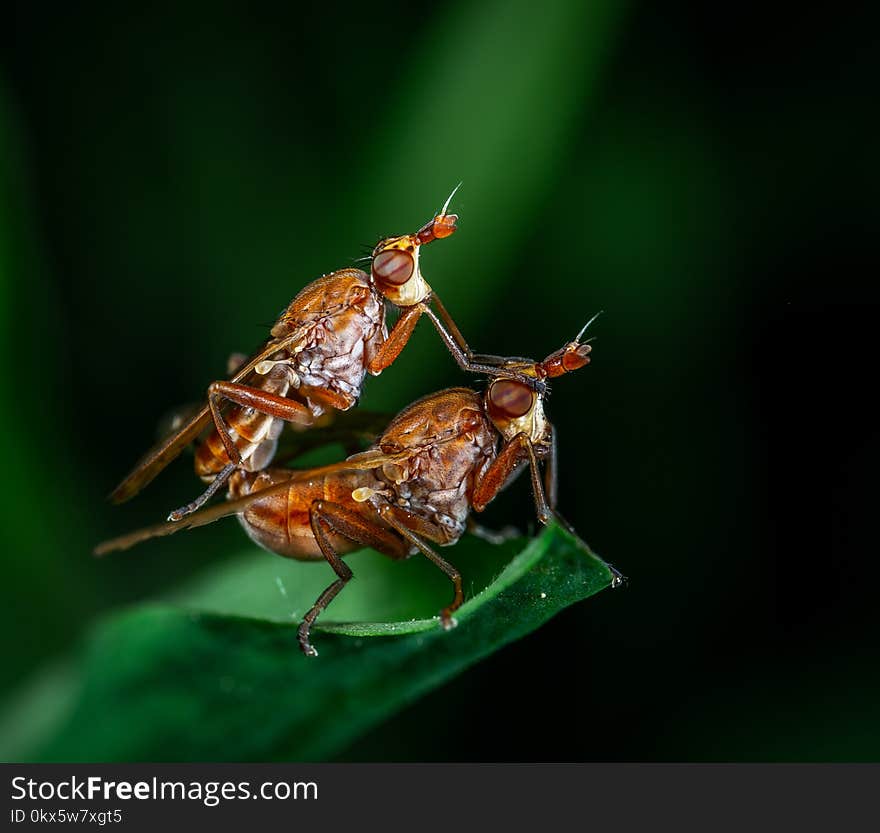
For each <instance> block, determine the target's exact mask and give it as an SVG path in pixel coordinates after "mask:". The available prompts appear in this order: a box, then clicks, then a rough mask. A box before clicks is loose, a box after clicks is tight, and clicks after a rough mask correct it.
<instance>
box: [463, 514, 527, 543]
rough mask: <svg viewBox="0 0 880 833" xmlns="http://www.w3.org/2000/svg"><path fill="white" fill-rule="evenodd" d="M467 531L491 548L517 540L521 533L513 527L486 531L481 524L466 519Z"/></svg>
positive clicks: (471, 519)
mask: <svg viewBox="0 0 880 833" xmlns="http://www.w3.org/2000/svg"><path fill="white" fill-rule="evenodd" d="M467 531H468V532H469V533H470V534H471V535H473V536H474V537H475V538H479V539H480V540H481V541H486V542H487V543H489V544H492V545H493V546H496V547H497V546H500V545H501V544H503V543H504V542H505V541H512V540H513V539H514V538H519V537H520V536H521V535H522V533H521V532H520V531H519V530H518V529H517V528H516V527H515V526H505V527H504V528H503V529H498V530H495V529H488V528H487V527H485V526H483V525H482V524H478V523H477V522H476V521H475V520H474V519H473V518H471V517H469V518H468V519H467Z"/></svg>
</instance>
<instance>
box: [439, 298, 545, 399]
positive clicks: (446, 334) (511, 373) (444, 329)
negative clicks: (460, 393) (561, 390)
mask: <svg viewBox="0 0 880 833" xmlns="http://www.w3.org/2000/svg"><path fill="white" fill-rule="evenodd" d="M432 300H433V303H434V305H435V306H436V307H437V309H438V310H442V313H441V317H442V318H443V321H440V319H439V318H438V317H437V315H436V314H435V313H434V311H433V310H432V309H430V307H425V308H424V313H425V315H427V316H428V318H430V319H431V322H432V323H433V325H434V327H435V329H436V330H437V332H438V333H439V334H440V338H441V339H442V340H443V343H444V344H445V345H446V349H447V350H449V352H450V353H451V354H452V358H453V359H455V363H456V364H457V365H458V366H459V367H460V368H461V369H462V370H465V371H467V372H468V373H480V374H483V375H484V376H488V377H490V378H497V377H499V376H500V377H504V378H505V379H516V380H517V381H519V382H522V383H524V384H526V385H528V386H529V387H530V388H532V389H533V390H537V389H538V387H539V386H542V385H543V382H539V381H538V380H537V379H535V378H534V377H533V376H526V375H525V374H523V373H518V372H517V371H515V370H506V369H505V368H503V367H500V366H499V365H501V364H503V363H504V362H505V361H507V360H506V359H502V358H501V357H500V356H479V357H478V356H477V355H476V354H475V353H474V352H473V351H472V350H471V348H470V347H468V344H467V342H466V341H465V340H464V336H463V335H462V334H461V331H460V330H459V329H458V327H457V326H456V325H455V322H454V321H453V320H452V318H451V317H450V315H449V313H448V312H446V308H445V307H444V306H443V304H441V303H440V299H439V298H438V297H437V296H436V295H433V296H432ZM478 359H486V362H485V363H482V362H480V361H478Z"/></svg>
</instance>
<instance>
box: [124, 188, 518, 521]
mask: <svg viewBox="0 0 880 833" xmlns="http://www.w3.org/2000/svg"><path fill="white" fill-rule="evenodd" d="M454 193H455V192H454V191H453V194H454ZM451 199H452V194H450V196H449V199H447V201H446V204H445V205H444V206H443V208H442V209H441V211H440V213H439V214H437V215H436V216H435V217H434V218H433V219H432V220H431V221H430V222H428V223H427V224H425V225H424V226H423V227H422V228H420V229H419V230H418V231H417V232H415V233H414V234H405V235H402V236H399V237H388V238H384V239H383V240H380V241H379V243H378V244H377V245H376V247H375V248H374V250H373V253H372V256H371V258H370V260H371V268H370V273H369V274H367V273H365V272H363V271H361V270H360V269H341V270H339V271H337V272H333V273H331V274H329V275H324V276H323V277H321V278H318V279H317V280H316V281H313V282H312V283H311V284H309V285H308V286H306V287H305V289H303V290H302V291H301V292H300V293H299V294H298V295H297V296H296V297H295V298H294V299H293V301H291V302H290V304H289V306H288V307H287V309H285V310H284V312H282V314H281V316H280V317H279V318H278V320H277V321H276V323H275V325H274V326H273V327H272V330H271V333H270V338H269V339H268V340H267V341H266V342H265V343H264V344H263V346H262V347H261V348H260V349H259V350H258V351H257V352H256V354H254V355H253V356H251V357H250V358H247V359H245V358H243V357H242V358H239V359H238V360H237V361H235V362H234V363H233V366H234V370H230V374H231V375H230V378H228V379H225V380H222V381H216V382H212V383H211V385H210V386H209V387H208V392H207V402H206V403H205V404H204V405H203V406H202V407H201V408H200V409H199V410H198V411H197V412H196V413H195V414H193V415H192V416H190V418H189V419H188V420H186V421H185V422H184V423H183V424H182V425H180V426H179V427H178V428H177V430H176V431H175V432H174V433H172V434H171V435H170V436H168V437H167V438H165V439H164V440H163V441H161V442H160V443H159V444H157V445H156V446H155V447H154V448H152V449H151V450H150V451H149V452H147V454H146V455H145V456H144V457H143V458H142V459H141V460H140V461H139V462H138V463H137V464H136V465H135V467H134V469H133V470H132V471H131V472H130V473H129V474H128V476H127V477H126V478H125V479H124V480H123V481H122V482H121V483H120V484H119V485H118V486H117V487H116V488H115V489H114V490H113V492H112V493H111V494H110V500H111V501H113V502H114V503H121V502H123V501H126V500H128V499H130V498H131V497H133V496H134V495H136V494H137V493H138V492H139V491H140V490H141V489H143V488H144V486H146V485H147V484H148V483H149V482H150V481H151V480H152V479H153V478H154V477H155V476H156V475H157V474H158V473H159V472H160V471H162V469H164V468H165V466H167V465H168V464H169V463H170V462H171V461H172V460H173V459H174V458H175V457H177V456H178V454H180V452H181V450H182V449H183V448H185V447H186V446H187V445H189V444H190V443H192V442H195V441H197V440H198V438H199V437H200V436H201V435H203V434H204V432H205V431H206V430H210V433H209V434H208V435H207V437H206V438H205V439H204V441H203V442H201V443H200V445H199V447H198V448H197V450H196V455H195V469H196V474H197V475H198V476H199V477H200V478H201V479H202V480H203V481H204V482H205V483H208V484H209V485H208V488H207V490H206V491H205V492H204V493H203V494H202V495H200V496H199V497H198V498H197V499H196V500H194V501H193V502H192V503H190V504H188V505H186V506H183V507H181V508H180V509H177V510H175V511H173V512H172V513H171V514H170V515H169V520H180V519H181V518H182V517H184V516H186V515H188V514H190V513H191V512H194V511H196V510H197V509H199V508H200V507H201V506H202V505H204V503H205V502H206V501H207V500H208V499H209V498H210V497H211V496H212V495H214V494H215V493H216V492H217V491H218V490H219V489H220V488H221V487H222V486H223V484H224V483H225V482H226V480H227V479H228V478H229V477H230V475H231V474H232V473H233V472H234V471H235V470H236V469H242V470H244V471H250V472H253V471H259V470H261V469H263V468H265V467H266V466H268V465H269V463H270V462H271V461H272V458H273V456H274V454H275V449H276V444H277V440H278V436H279V434H280V432H281V430H282V428H283V426H284V423H285V422H288V423H292V424H294V425H296V426H301V427H309V426H312V425H314V423H315V421H316V420H317V419H318V418H319V417H321V416H322V415H323V414H325V413H327V412H331V411H333V410H336V411H345V410H348V409H349V408H351V407H352V406H353V405H355V404H356V403H357V401H358V398H359V397H360V395H361V387H362V385H363V381H364V378H365V376H366V374H367V373H370V374H372V375H378V374H379V373H381V372H382V371H383V370H384V369H385V368H387V367H388V366H389V365H391V363H392V362H393V361H394V360H395V359H396V358H397V356H398V355H399V354H400V352H401V351H402V350H403V348H404V346H405V345H406V343H407V341H408V340H409V338H410V336H411V335H412V332H413V330H414V328H415V326H416V323H417V322H418V320H419V318H420V317H421V316H422V315H423V314H427V315H428V317H429V318H430V319H431V321H432V322H433V323H434V326H435V327H436V328H437V330H438V332H439V333H440V335H441V337H442V339H443V341H444V343H445V344H446V345H447V347H448V348H449V350H450V352H451V353H452V355H453V356H454V358H455V360H456V361H457V362H458V364H459V365H460V366H461V367H462V368H463V369H465V370H469V371H475V372H485V373H490V374H492V375H495V376H497V375H504V374H505V372H506V371H504V370H503V369H502V370H499V369H498V367H492V366H491V362H492V357H487V359H488V362H489V363H487V364H482V363H480V362H479V361H477V360H475V359H474V355H473V354H472V353H471V351H470V349H469V347H468V345H467V343H466V342H465V340H464V338H463V337H462V335H461V333H460V332H459V330H458V328H457V327H456V326H455V323H454V322H453V321H452V319H451V317H450V316H449V314H448V313H447V312H446V310H445V308H444V307H443V305H442V303H441V302H440V300H439V298H437V296H436V294H434V292H433V290H432V289H431V287H430V286H429V285H428V283H427V281H426V280H425V279H424V277H423V276H422V273H421V270H420V268H419V251H420V249H421V247H422V246H423V245H425V244H426V243H430V242H432V241H433V240H440V239H442V238H444V237H449V236H450V235H451V234H452V233H453V232H454V231H455V229H456V221H457V219H458V217H457V216H456V215H455V214H448V213H447V208H448V206H449V201H450V200H451ZM386 302H388V303H389V304H391V305H392V306H394V307H397V308H399V309H400V315H399V317H398V318H397V321H396V322H395V323H394V326H393V327H392V328H391V331H390V332H389V331H388V329H387V327H386V324H385V306H386ZM430 304H433V305H434V306H435V307H436V309H437V313H435V312H434V311H433V310H432V309H431V308H430V306H429V305H430ZM438 315H439V317H438ZM440 319H442V321H441V320H440ZM514 375H515V376H517V377H518V374H514Z"/></svg>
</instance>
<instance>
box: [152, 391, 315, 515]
mask: <svg viewBox="0 0 880 833" xmlns="http://www.w3.org/2000/svg"><path fill="white" fill-rule="evenodd" d="M224 399H225V400H228V401H230V402H233V403H235V404H236V405H241V406H242V407H245V408H253V409H254V410H255V411H257V412H258V413H261V414H266V415H267V416H272V417H277V418H278V419H283V420H284V421H285V422H295V423H297V424H299V425H306V426H308V425H312V423H314V421H315V417H314V415H313V414H312V412H311V411H310V410H309V409H308V407H306V406H305V405H303V404H302V403H301V402H297V401H296V400H294V399H288V398H287V397H286V396H278V395H277V394H274V393H269V392H268V391H264V390H260V389H259V388H253V387H250V386H248V385H241V384H239V383H237V382H212V383H211V385H210V387H209V388H208V407H209V408H210V409H211V416H212V417H213V419H214V425H215V427H216V429H217V434H218V435H219V437H220V440H221V441H222V443H223V448H224V449H226V455H227V456H228V457H229V462H228V463H227V464H226V465H225V466H224V467H223V468H222V469H221V470H220V471H219V472H218V473H217V475H216V477H215V478H214V479H213V480H212V481H211V483H210V485H209V486H208V488H207V489H205V491H204V492H203V493H202V494H200V495H199V496H198V497H197V498H196V499H195V500H194V501H192V502H191V503H188V504H186V506H181V507H180V508H179V509H175V510H174V511H173V512H171V513H170V514H169V515H168V520H169V521H179V520H180V519H181V518H183V517H186V516H187V515H189V514H191V513H193V512H195V511H196V510H198V509H201V507H202V506H204V505H205V503H207V501H208V500H210V499H211V498H212V497H213V496H214V495H215V494H216V493H217V492H218V491H219V490H220V488H221V487H222V486H223V484H224V483H226V481H227V480H228V479H229V477H230V475H231V474H232V472H234V471H235V470H236V469H237V468H238V467H239V466H240V465H241V454H239V451H238V448H237V447H236V445H235V441H234V440H233V439H232V436H231V435H230V433H229V426H228V425H227V424H226V420H225V419H223V414H222V413H221V405H222V402H223V400H224Z"/></svg>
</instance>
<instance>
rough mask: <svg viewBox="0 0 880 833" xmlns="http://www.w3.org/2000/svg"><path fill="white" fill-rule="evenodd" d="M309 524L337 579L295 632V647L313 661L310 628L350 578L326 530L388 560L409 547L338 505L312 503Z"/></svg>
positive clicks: (397, 538)
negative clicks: (369, 549) (380, 554)
mask: <svg viewBox="0 0 880 833" xmlns="http://www.w3.org/2000/svg"><path fill="white" fill-rule="evenodd" d="M309 523H310V525H311V527H312V534H313V535H314V536H315V541H317V542H318V546H319V547H320V548H321V552H322V553H323V555H324V558H325V559H327V563H328V564H329V565H330V566H331V567H332V568H333V572H334V573H336V575H337V576H338V578H337V579H336V581H334V582H333V583H332V584H331V585H330V586H329V587H328V588H327V589H326V590H325V591H324V592H323V593H321V595H320V596H318V599H317V601H316V602H315V603H314V605H312V608H311V610H309V612H308V613H306V615H305V616H304V617H303V620H302V623H301V624H300V626H299V631H298V632H297V638H298V640H299V646H300V648H302V652H303V653H304V654H305V655H306V656H307V657H316V656H318V652H317V651H316V650H315V649H314V648H313V647H312V644H311V642H310V641H309V635H310V632H311V629H312V625H314V624H315V620H316V619H317V618H318V616H319V615H320V614H321V611H322V610H324V609H325V608H326V607H327V605H329V604H330V602H332V601H333V599H334V598H336V595H337V594H338V593H339V591H340V590H342V588H343V587H345V585H346V584H347V583H348V582H349V581H351V579H352V577H353V576H354V574H353V573H352V571H351V568H350V567H349V566H348V564H346V563H345V562H344V561H343V560H342V558H341V557H340V556H339V554H338V553H337V552H336V550H335V548H334V547H333V542H332V541H331V540H330V536H329V535H328V533H327V530H330V531H331V532H335V533H337V534H338V535H342V536H343V537H345V538H348V539H349V540H350V541H354V543H356V544H363V545H364V546H365V547H372V548H373V549H375V550H378V551H379V552H382V553H385V554H386V555H390V556H391V557H392V558H405V557H406V554H407V553H408V552H409V545H408V544H407V543H406V542H405V541H403V540H401V538H400V537H399V536H398V535H396V534H395V533H394V532H392V530H390V529H387V528H385V527H382V526H379V525H378V524H373V523H370V521H368V520H367V519H366V518H364V517H363V516H362V515H360V514H359V513H357V512H352V510H351V509H348V508H346V507H345V506H343V505H341V504H339V503H332V502H330V501H326V500H316V501H315V502H314V503H313V504H312V505H311V508H310V509H309Z"/></svg>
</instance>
